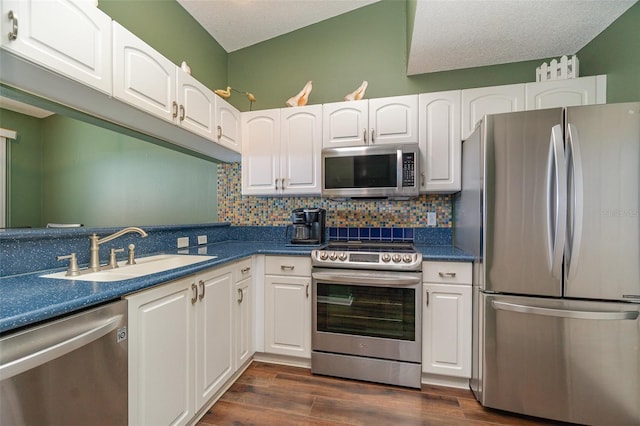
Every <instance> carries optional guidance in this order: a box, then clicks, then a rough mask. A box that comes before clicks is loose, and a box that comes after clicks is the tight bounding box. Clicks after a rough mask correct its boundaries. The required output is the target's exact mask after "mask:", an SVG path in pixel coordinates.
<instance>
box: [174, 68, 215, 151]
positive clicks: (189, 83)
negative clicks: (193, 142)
mask: <svg viewBox="0 0 640 426" xmlns="http://www.w3.org/2000/svg"><path fill="white" fill-rule="evenodd" d="M176 77H177V101H176V102H177V105H178V116H177V117H176V118H177V120H178V122H179V124H180V125H181V126H182V127H184V128H186V129H189V130H190V131H192V132H193V133H197V134H199V135H200V136H202V137H205V138H207V139H212V140H213V139H214V138H217V128H216V126H215V98H216V95H215V94H214V93H213V92H212V91H211V90H209V88H208V87H206V86H205V85H204V84H202V83H200V82H199V81H198V80H196V79H195V78H193V77H191V75H189V74H187V73H186V72H184V71H183V70H182V69H180V68H177V67H176ZM174 108H175V106H174Z"/></svg>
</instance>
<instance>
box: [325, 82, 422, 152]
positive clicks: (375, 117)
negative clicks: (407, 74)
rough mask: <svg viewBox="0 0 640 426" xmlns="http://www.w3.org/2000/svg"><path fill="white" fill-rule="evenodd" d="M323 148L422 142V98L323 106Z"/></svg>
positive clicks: (400, 98) (383, 99) (373, 100)
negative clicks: (419, 133) (420, 118)
mask: <svg viewBox="0 0 640 426" xmlns="http://www.w3.org/2000/svg"><path fill="white" fill-rule="evenodd" d="M322 123H323V132H322V133H323V136H322V147H323V148H337V147H344V146H362V145H373V144H391V143H416V142H417V141H418V95H407V96H393V97H387V98H376V99H370V100H360V101H345V102H335V103H330V104H324V105H323V117H322Z"/></svg>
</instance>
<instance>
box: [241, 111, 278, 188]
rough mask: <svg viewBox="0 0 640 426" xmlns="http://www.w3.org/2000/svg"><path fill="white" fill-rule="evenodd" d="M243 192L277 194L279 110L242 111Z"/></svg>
mask: <svg viewBox="0 0 640 426" xmlns="http://www.w3.org/2000/svg"><path fill="white" fill-rule="evenodd" d="M241 122H242V135H243V138H242V139H243V144H242V195H270V194H276V193H277V189H278V188H279V185H280V110H279V109H268V110H262V111H250V112H243V113H242V114H241Z"/></svg>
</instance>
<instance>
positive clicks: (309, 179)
mask: <svg viewBox="0 0 640 426" xmlns="http://www.w3.org/2000/svg"><path fill="white" fill-rule="evenodd" d="M321 120H322V107H321V106H320V105H311V106H305V107H298V108H283V109H282V110H281V111H280V129H281V135H280V149H281V153H280V159H281V160H280V161H281V163H280V176H281V179H282V181H281V185H280V186H281V190H282V193H283V194H286V195H290V194H320V191H321V189H322V186H321V182H320V179H321V177H320V168H321V163H320V153H321V150H322V147H321V144H322V125H321Z"/></svg>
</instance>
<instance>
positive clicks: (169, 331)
mask: <svg viewBox="0 0 640 426" xmlns="http://www.w3.org/2000/svg"><path fill="white" fill-rule="evenodd" d="M192 284H194V281H193V280H192V279H184V280H179V281H176V282H174V283H170V284H166V285H163V286H160V287H157V288H154V289H152V290H148V291H145V292H141V293H136V294H134V295H132V296H129V297H127V299H128V302H129V424H132V425H161V424H162V425H167V424H186V422H187V421H188V420H190V419H191V417H193V415H194V414H195V408H194V405H193V389H194V384H193V377H194V371H195V370H194V362H193V360H194V359H195V357H194V353H193V351H194V338H195V334H194V312H195V310H194V308H193V306H192V304H191V299H192V297H193V293H192V291H191V285H192Z"/></svg>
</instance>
